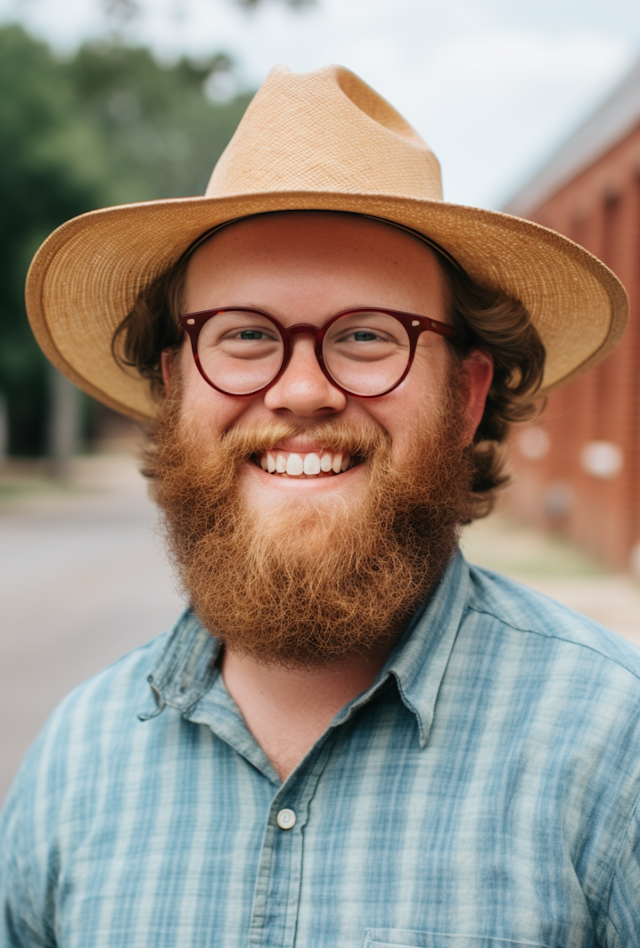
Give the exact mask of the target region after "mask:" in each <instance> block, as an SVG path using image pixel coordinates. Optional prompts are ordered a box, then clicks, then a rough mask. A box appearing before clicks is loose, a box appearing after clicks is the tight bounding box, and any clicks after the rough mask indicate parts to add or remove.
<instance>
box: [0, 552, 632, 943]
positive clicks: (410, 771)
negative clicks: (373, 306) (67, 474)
mask: <svg viewBox="0 0 640 948" xmlns="http://www.w3.org/2000/svg"><path fill="white" fill-rule="evenodd" d="M217 650H218V644H217V642H216V640H215V639H213V638H212V637H211V636H210V635H209V634H208V633H207V632H205V631H204V630H203V629H202V628H201V626H200V625H199V624H198V622H197V620H196V619H195V618H194V616H193V615H191V614H190V613H186V614H185V615H184V616H183V617H182V618H181V619H180V620H179V622H178V623H177V625H176V627H175V628H174V629H173V630H172V631H171V632H170V633H168V634H165V635H163V636H161V637H160V638H158V639H156V640H155V641H153V642H152V643H151V644H150V645H148V646H146V647H145V648H142V649H138V650H137V651H135V652H133V653H132V654H131V655H128V656H127V657H125V658H123V659H122V660H121V661H119V662H117V663H116V664H115V665H113V666H111V667H110V668H108V669H106V671H104V672H102V673H101V674H99V675H98V676H97V677H95V678H93V679H92V680H91V681H89V682H88V683H86V684H84V685H82V686H81V687H80V688H78V689H76V691H75V692H73V693H72V694H71V695H70V696H69V697H68V698H67V699H66V700H65V701H64V702H63V704H62V705H61V706H60V707H59V708H58V710H57V711H56V712H55V713H54V714H53V716H52V717H51V719H50V720H49V722H48V724H47V725H46V727H45V729H44V731H43V733H42V734H41V736H40V738H39V739H38V741H37V743H36V744H35V745H34V747H33V748H32V749H31V751H30V752H29V754H28V756H27V758H26V760H25V763H24V764H23V767H22V769H21V772H20V774H19V776H18V777H17V779H16V782H15V784H14V787H13V790H12V792H11V793H10V795H9V798H8V800H7V802H6V805H5V808H4V813H3V818H2V823H1V825H0V861H1V862H0V903H2V911H1V912H0V945H1V946H2V948H8V946H36V945H37V946H44V945H47V946H53V945H57V946H60V948H63V946H64V948H107V946H108V948H116V946H118V948H120V946H121V948H169V946H171V948H192V946H193V948H195V946H198V948H204V946H211V948H213V946H216V948H235V946H243V948H244V946H252V948H258V946H260V948H267V946H268V948H275V946H278V948H285V946H296V948H363V946H369V948H374V946H387V948H390V946H405V948H407V946H412V948H524V946H527V945H528V946H532V945H537V946H546V948H593V946H594V945H600V946H605V945H606V946H611V948H613V946H617V948H619V946H624V948H631V946H640V864H639V857H640V843H639V815H638V810H637V802H638V797H639V793H640V713H639V712H640V682H639V676H640V653H639V652H638V651H636V649H634V648H633V647H632V646H631V645H628V644H626V643H625V642H623V641H622V640H621V639H619V638H617V637H616V636H615V635H613V634H612V633H609V632H607V631H606V630H603V629H602V628H600V627H598V626H596V625H594V624H593V623H591V622H590V621H588V620H586V619H584V618H582V617H581V616H578V615H576V614H575V613H573V612H570V611H569V610H567V609H565V608H563V607H561V606H559V605H557V604H555V603H554V602H552V601H550V600H548V599H546V598H544V597H542V596H539V595H537V594H535V593H532V592H530V591H528V590H527V589H525V588H524V587H521V586H519V585H517V584H515V583H513V582H510V581H507V580H506V579H504V578H502V577H500V576H498V575H496V574H493V573H490V572H487V571H485V570H482V569H477V568H475V567H469V566H468V565H467V563H466V562H465V560H464V559H463V558H462V556H460V555H458V556H457V557H456V558H455V559H454V560H453V561H452V563H451V564H450V566H449V569H448V571H447V573H446V575H445V578H444V579H443V581H442V583H441V584H440V586H439V588H438V590H437V592H436V594H435V595H434V597H433V598H432V600H431V602H430V603H429V605H428V607H427V608H425V609H422V610H421V611H420V612H419V613H418V615H417V616H416V617H415V618H414V620H413V621H412V623H411V624H410V626H409V627H408V628H407V630H406V632H405V634H404V636H403V639H402V640H401V642H400V643H399V644H398V646H397V648H396V649H395V650H394V652H393V653H392V655H391V656H390V658H389V660H388V662H387V663H386V665H385V667H384V669H383V670H382V672H381V673H380V675H379V677H378V679H377V680H376V682H375V684H374V685H373V686H372V687H371V688H370V689H369V690H368V691H367V692H366V693H364V694H362V695H360V696H359V697H357V698H356V699H355V700H353V701H351V702H350V703H349V704H348V705H347V706H346V707H344V708H343V709H342V710H341V711H340V712H339V713H338V714H337V715H336V717H335V718H334V720H333V722H332V724H331V726H330V727H329V728H328V730H327V731H326V733H325V734H324V735H323V736H322V737H321V738H320V739H319V740H318V742H317V743H316V745H315V746H314V747H313V749H312V750H311V751H310V752H309V753H308V754H307V756H306V758H305V759H304V760H303V761H302V762H301V763H300V765H299V766H298V767H297V769H296V770H295V771H294V772H293V773H292V774H291V775H290V776H289V777H288V778H287V780H286V781H285V782H284V783H281V782H280V781H279V780H278V777H277V776H276V774H275V772H274V770H273V768H272V767H271V765H270V763H269V761H268V760H267V758H266V757H265V755H264V753H263V751H262V750H261V749H260V747H259V746H258V744H257V743H256V741H255V740H254V738H253V737H252V735H251V734H250V733H249V731H248V730H247V728H246V726H245V724H244V721H243V719H242V717H241V715H240V712H239V710H238V708H237V707H236V705H235V704H234V702H233V701H232V700H231V698H230V697H229V695H228V694H227V692H226V690H225V687H224V684H223V681H222V678H221V676H220V674H219V671H218V668H217V666H216V665H215V658H216V654H217ZM149 684H150V685H151V690H150V689H149ZM282 811H290V812H288V813H285V814H284V815H283V813H282Z"/></svg>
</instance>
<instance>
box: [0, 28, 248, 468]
mask: <svg viewBox="0 0 640 948" xmlns="http://www.w3.org/2000/svg"><path fill="white" fill-rule="evenodd" d="M229 66H230V63H229V60H228V58H227V57H225V56H221V55H218V56H214V57H211V58H210V59H209V60H208V61H206V62H193V61H191V60H189V59H186V58H183V59H181V60H180V61H179V62H177V63H175V64H173V65H170V66H167V65H163V64H161V63H159V62H158V61H157V60H156V59H155V58H154V57H153V55H152V54H151V53H150V52H149V51H148V50H146V49H141V48H131V47H127V46H124V45H122V44H119V43H113V42H111V43H104V44H101V45H98V44H87V45H85V46H83V47H81V48H80V49H79V50H78V52H77V53H76V54H75V55H74V56H73V57H72V58H71V59H69V60H67V61H61V60H59V59H57V58H56V56H55V55H54V53H53V52H52V50H51V49H50V48H49V47H48V46H47V45H46V44H44V43H42V42H39V41H37V40H35V39H33V38H32V37H31V36H29V35H28V34H27V33H26V32H25V31H24V30H23V29H22V28H21V27H18V26H8V27H4V28H2V29H0V152H1V153H2V156H3V159H2V163H1V165H0V206H1V207H2V215H0V275H1V279H2V285H3V295H2V303H1V305H0V396H2V395H4V396H5V398H6V401H7V403H8V408H9V444H10V450H11V452H12V453H14V454H37V453H42V452H43V451H44V450H45V448H46V430H47V423H48V417H47V413H48V376H49V373H48V364H47V363H46V360H45V358H44V356H42V355H41V353H40V350H39V349H38V347H37V345H36V343H35V341H34V339H33V337H32V335H31V331H30V328H29V326H28V322H27V319H26V314H25V310H24V302H23V292H24V279H25V276H26V271H27V268H28V265H29V261H30V260H31V257H32V256H33V253H34V252H35V250H36V249H37V247H38V245H39V244H40V243H41V241H42V240H43V239H44V238H45V237H46V236H47V234H49V233H50V232H51V231H52V230H54V228H55V227H57V226H58V225H59V224H61V223H62V222H63V221H65V220H68V219H69V218H70V217H73V216H75V215H76V214H80V213H82V212H84V211H87V210H91V209H93V208H96V207H103V206H105V205H109V204H117V203H123V202H127V201H136V200H148V199H154V198H162V197H174V196H180V195H188V194H198V193H202V191H203V190H204V187H205V185H206V181H207V178H208V176H209V174H210V173H211V169H212V167H213V164H214V162H215V161H216V160H217V158H218V157H219V155H220V154H221V152H222V150H223V149H224V147H225V145H226V144H227V142H228V140H229V138H230V137H231V135H232V134H233V131H234V129H235V127H236V125H237V123H238V121H239V119H240V118H241V116H242V113H243V112H244V109H245V108H246V105H247V104H248V101H249V99H250V96H249V95H242V96H239V97H237V98H235V99H233V100H232V101H230V102H228V103H226V104H218V103H215V102H212V101H211V100H210V99H209V98H208V97H207V95H206V93H205V85H206V82H207V81H208V80H209V78H210V76H211V75H212V73H215V72H216V71H218V72H219V71H221V70H227V69H228V68H229Z"/></svg>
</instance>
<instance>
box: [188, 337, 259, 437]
mask: <svg viewBox="0 0 640 948" xmlns="http://www.w3.org/2000/svg"><path fill="white" fill-rule="evenodd" d="M179 360H180V361H179V368H180V377H181V382H182V420H183V424H184V425H185V427H186V428H187V429H189V430H191V431H197V432H198V433H200V434H203V435H206V436H209V437H219V436H220V435H221V434H222V433H223V432H224V431H226V430H227V429H228V428H229V427H230V426H231V425H232V424H233V423H234V422H235V421H236V420H237V419H238V418H239V417H240V415H242V414H243V412H244V411H245V410H246V408H247V399H238V398H232V397H231V396H230V395H223V394H222V392H217V391H216V390H215V388H212V387H211V386H210V385H208V384H207V382H205V380H204V379H203V378H202V376H201V375H200V373H199V372H198V369H197V367H196V364H195V362H194V360H193V356H192V354H191V349H188V350H187V349H186V348H184V349H182V351H181V353H180V356H179Z"/></svg>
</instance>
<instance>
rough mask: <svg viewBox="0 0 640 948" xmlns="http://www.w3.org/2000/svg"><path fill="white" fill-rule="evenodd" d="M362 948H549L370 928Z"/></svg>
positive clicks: (468, 936)
mask: <svg viewBox="0 0 640 948" xmlns="http://www.w3.org/2000/svg"><path fill="white" fill-rule="evenodd" d="M362 948H547V946H546V945H542V944H540V942H534V941H510V940H509V939H505V938H489V937H487V936H486V935H447V934H444V933H440V932H414V931H410V930H409V929H405V928H368V929H367V930H366V932H365V936H364V942H363V944H362Z"/></svg>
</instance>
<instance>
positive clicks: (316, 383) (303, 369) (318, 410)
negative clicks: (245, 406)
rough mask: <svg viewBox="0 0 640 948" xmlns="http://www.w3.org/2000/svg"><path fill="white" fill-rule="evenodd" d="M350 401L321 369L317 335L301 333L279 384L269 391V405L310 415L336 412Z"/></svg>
mask: <svg viewBox="0 0 640 948" xmlns="http://www.w3.org/2000/svg"><path fill="white" fill-rule="evenodd" d="M346 404H347V398H346V395H345V394H344V393H343V392H341V391H340V389H338V388H336V387H335V385H332V384H331V382H330V381H329V379H328V378H327V377H326V375H325V374H324V372H323V371H322V369H321V368H320V365H319V364H318V360H317V358H316V353H315V346H314V340H313V338H312V337H311V336H306V335H304V336H303V335H299V336H297V338H295V339H294V340H293V347H292V352H291V358H290V360H289V364H288V365H287V367H286V369H285V370H284V372H283V373H282V375H281V376H280V378H279V379H278V381H277V382H276V383H275V385H272V386H271V388H270V389H268V390H267V391H266V392H265V395H264V405H265V408H268V409H269V411H275V412H280V413H286V412H290V413H291V414H293V415H299V416H306V417H310V416H314V415H324V414H335V413H336V412H340V411H342V410H343V409H344V408H345V407H346Z"/></svg>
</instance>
